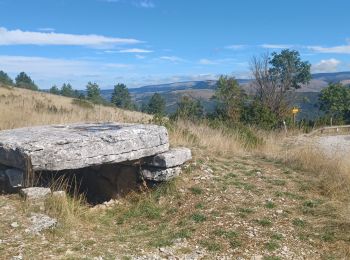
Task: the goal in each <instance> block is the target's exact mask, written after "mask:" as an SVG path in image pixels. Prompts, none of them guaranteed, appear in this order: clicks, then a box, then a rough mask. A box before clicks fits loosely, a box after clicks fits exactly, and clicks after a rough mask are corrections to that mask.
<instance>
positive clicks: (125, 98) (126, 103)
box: [111, 83, 135, 109]
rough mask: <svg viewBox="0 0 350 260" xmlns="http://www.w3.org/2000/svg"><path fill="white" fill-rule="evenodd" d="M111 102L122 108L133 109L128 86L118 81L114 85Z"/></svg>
mask: <svg viewBox="0 0 350 260" xmlns="http://www.w3.org/2000/svg"><path fill="white" fill-rule="evenodd" d="M111 102H112V103H113V104H114V105H116V106H117V107H120V108H124V109H134V108H135V105H134V104H133V102H132V100H131V96H130V93H129V90H128V88H127V87H126V85H124V84H120V83H118V84H117V85H115V86H114V90H113V93H112V98H111Z"/></svg>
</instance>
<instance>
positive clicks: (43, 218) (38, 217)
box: [27, 213, 57, 234]
mask: <svg viewBox="0 0 350 260" xmlns="http://www.w3.org/2000/svg"><path fill="white" fill-rule="evenodd" d="M29 220H30V222H31V224H32V225H31V226H30V227H29V228H28V229H27V231H28V232H30V233H32V234H39V233H40V232H41V231H43V230H46V229H49V228H53V227H55V226H56V224H57V220H56V219H55V218H51V217H49V216H47V215H45V214H39V213H32V214H31V217H30V218H29Z"/></svg>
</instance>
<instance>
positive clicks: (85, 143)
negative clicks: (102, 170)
mask: <svg viewBox="0 0 350 260" xmlns="http://www.w3.org/2000/svg"><path fill="white" fill-rule="evenodd" d="M168 149H169V140H168V132H167V130H166V128H165V127H163V126H156V125H142V124H124V123H99V124H71V125H50V126H37V127H29V128H19V129H12V130H4V131H0V164H4V165H7V166H10V167H15V168H20V169H23V170H25V171H26V170H28V167H29V168H32V170H34V171H40V170H48V171H58V170H65V169H78V168H84V167H89V166H93V165H101V164H111V163H118V162H123V161H129V160H130V161H131V160H136V159H140V158H143V157H148V156H152V155H155V154H158V153H162V152H165V151H167V150H168Z"/></svg>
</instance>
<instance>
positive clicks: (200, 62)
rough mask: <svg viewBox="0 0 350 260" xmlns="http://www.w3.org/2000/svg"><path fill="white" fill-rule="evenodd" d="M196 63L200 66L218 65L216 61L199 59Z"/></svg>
mask: <svg viewBox="0 0 350 260" xmlns="http://www.w3.org/2000/svg"><path fill="white" fill-rule="evenodd" d="M198 63H199V64H202V65H215V64H218V62H217V61H214V60H209V59H200V60H199V62H198Z"/></svg>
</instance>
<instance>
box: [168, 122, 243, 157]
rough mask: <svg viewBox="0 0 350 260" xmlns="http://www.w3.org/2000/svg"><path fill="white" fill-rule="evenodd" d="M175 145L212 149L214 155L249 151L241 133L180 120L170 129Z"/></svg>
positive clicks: (239, 153)
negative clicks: (227, 131)
mask: <svg viewBox="0 0 350 260" xmlns="http://www.w3.org/2000/svg"><path fill="white" fill-rule="evenodd" d="M170 143H171V144H172V145H173V146H189V147H196V148H198V150H199V152H200V151H201V152H205V153H207V151H210V152H211V153H212V154H213V155H214V154H216V155H230V156H233V155H243V154H245V153H246V152H247V148H246V146H245V144H244V142H243V141H242V140H241V138H240V136H239V133H237V132H232V133H229V134H228V133H226V132H225V131H224V130H223V129H213V128H211V127H209V126H208V125H207V124H206V123H201V124H194V123H192V122H185V121H178V122H176V125H175V127H173V128H171V131H170Z"/></svg>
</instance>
